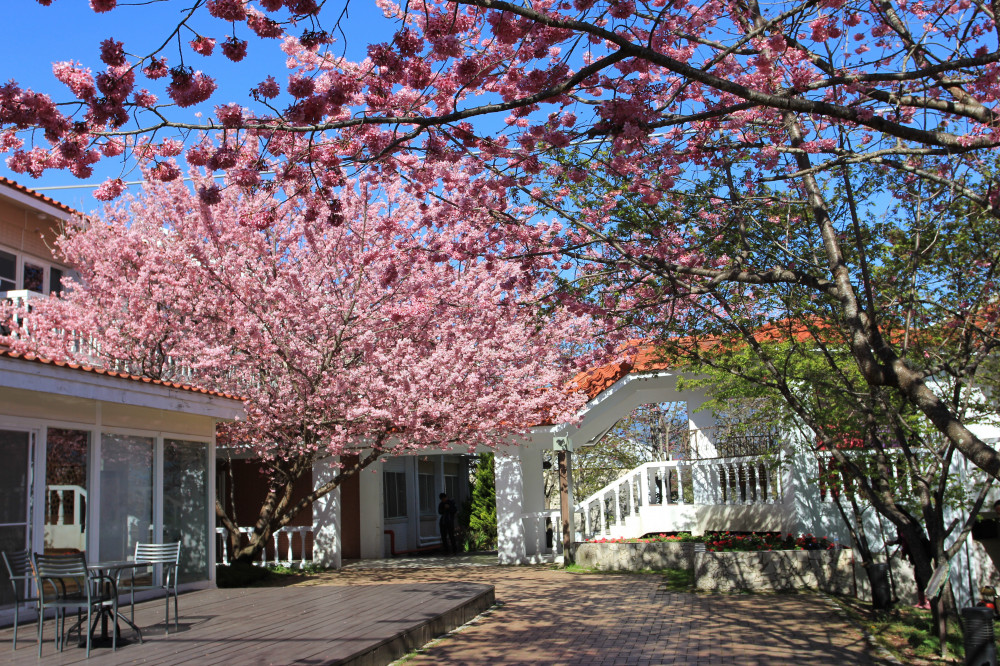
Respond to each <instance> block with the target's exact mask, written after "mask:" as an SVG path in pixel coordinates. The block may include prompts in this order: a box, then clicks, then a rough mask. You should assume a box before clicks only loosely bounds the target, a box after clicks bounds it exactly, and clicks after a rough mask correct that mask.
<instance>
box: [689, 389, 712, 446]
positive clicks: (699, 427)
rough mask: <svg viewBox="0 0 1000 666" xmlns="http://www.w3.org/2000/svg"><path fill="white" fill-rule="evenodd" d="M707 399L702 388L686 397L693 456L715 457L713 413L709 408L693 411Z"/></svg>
mask: <svg viewBox="0 0 1000 666" xmlns="http://www.w3.org/2000/svg"><path fill="white" fill-rule="evenodd" d="M705 400H707V397H706V396H705V392H704V390H698V391H696V392H693V393H692V395H691V396H690V397H688V399H687V412H688V428H690V429H691V430H692V431H694V432H692V433H691V455H692V456H693V457H695V458H715V457H716V456H718V451H717V450H716V448H715V438H716V432H715V415H714V414H713V413H712V410H710V409H703V410H701V411H695V410H697V409H698V408H699V407H701V405H702V404H703V403H704V402H705Z"/></svg>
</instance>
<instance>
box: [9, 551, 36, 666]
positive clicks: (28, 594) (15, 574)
mask: <svg viewBox="0 0 1000 666" xmlns="http://www.w3.org/2000/svg"><path fill="white" fill-rule="evenodd" d="M0 555H2V556H3V563H4V565H5V566H6V567H7V577H8V578H9V579H10V588H11V590H12V591H13V592H14V649H15V650H16V649H17V625H18V622H19V620H20V618H19V611H20V608H21V604H23V603H27V602H29V601H33V602H35V603H36V604H37V603H38V597H36V596H35V595H34V593H33V592H34V589H35V586H34V575H33V574H32V573H31V552H30V551H27V550H17V551H13V552H10V553H7V552H5V553H0ZM18 588H20V589H18Z"/></svg>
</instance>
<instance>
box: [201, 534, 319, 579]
mask: <svg viewBox="0 0 1000 666" xmlns="http://www.w3.org/2000/svg"><path fill="white" fill-rule="evenodd" d="M215 533H216V535H217V536H218V537H220V538H219V541H220V542H221V545H220V547H219V557H220V558H221V561H222V564H226V565H228V564H229V563H230V560H231V558H232V553H231V552H230V551H229V540H228V538H227V536H228V534H227V532H226V528H224V527H217V528H215ZM240 533H241V534H246V535H250V534H252V533H253V528H252V527H241V528H240ZM313 533H314V529H313V527H312V526H311V525H310V526H308V527H282V528H281V529H279V530H278V531H276V532H275V533H274V534H273V535H272V536H271V546H272V550H271V552H272V553H273V557H272V558H271V559H268V549H267V548H265V549H264V550H262V551H261V554H260V560H259V561H257V562H254V564H258V565H260V566H268V565H269V564H274V565H284V566H287V567H295V566H297V567H299V568H300V569H301V568H302V567H304V566H306V565H309V564H312V557H306V555H307V554H311V552H312V545H313V543H312V537H313ZM282 537H284V538H282ZM296 541H298V549H296V548H295V545H296ZM296 554H297V555H298V557H296Z"/></svg>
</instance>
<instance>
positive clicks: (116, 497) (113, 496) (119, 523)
mask: <svg viewBox="0 0 1000 666" xmlns="http://www.w3.org/2000/svg"><path fill="white" fill-rule="evenodd" d="M152 532H153V439H152V438H151V437H135V436H131V435H112V434H109V433H104V435H103V436H102V437H101V521H100V534H99V537H98V538H99V543H100V549H99V552H100V559H102V560H122V559H125V558H126V557H127V556H129V555H132V554H133V553H134V552H135V544H136V543H139V542H142V543H150V542H152V541H154V539H153V533H152Z"/></svg>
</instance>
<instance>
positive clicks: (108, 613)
mask: <svg viewBox="0 0 1000 666" xmlns="http://www.w3.org/2000/svg"><path fill="white" fill-rule="evenodd" d="M145 566H148V565H146V564H143V563H142V562H133V561H132V560H100V561H97V562H88V563H87V570H88V571H90V572H91V574H92V575H93V577H94V579H95V580H100V581H102V582H103V583H104V585H105V586H107V587H108V588H110V589H109V590H107V591H108V592H109V594H108V597H107V598H108V599H109V600H112V599H117V598H118V577H119V576H120V575H121V572H122V571H123V570H125V569H131V568H135V567H145ZM116 609H117V605H113V604H112V602H111V601H108V602H105V603H103V604H101V610H100V614H99V615H100V620H101V635H100V636H97V637H92V638H91V642H90V644H91V646H96V647H111V646H112V645H116V644H117V645H128V644H129V642H130V641H127V640H125V639H123V638H122V633H121V629H120V628H119V626H118V621H119V620H121V621H122V622H124V623H125V624H127V625H128V626H130V627H132V629H133V630H134V631H135V633H136V634H137V635H138V636H139V642H140V643H142V632H141V631H139V627H137V626H135V623H134V622H132V621H131V620H129V619H128V618H127V617H125V616H124V615H122V614H121V612H120V611H118V610H116ZM109 619H114V621H115V623H114V624H115V628H114V632H115V634H116V635H117V636H118V640H117V641H113V640H112V638H113V637H112V636H110V635H109V634H108V620H109ZM96 626H97V619H95V620H94V624H93V625H92V626H91V627H89V628H88V630H89V631H90V632H91V635H93V632H94V629H95V628H96Z"/></svg>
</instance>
